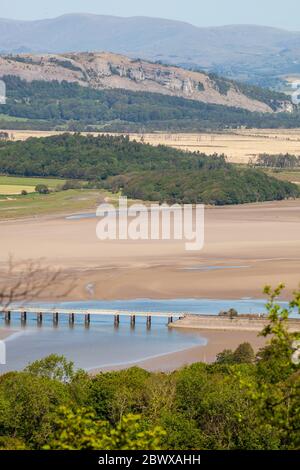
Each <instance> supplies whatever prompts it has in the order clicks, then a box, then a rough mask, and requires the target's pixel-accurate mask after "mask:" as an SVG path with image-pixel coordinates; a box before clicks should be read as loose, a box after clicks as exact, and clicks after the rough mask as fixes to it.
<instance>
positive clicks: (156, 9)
mask: <svg viewBox="0 0 300 470" xmlns="http://www.w3.org/2000/svg"><path fill="white" fill-rule="evenodd" d="M66 13H95V14H99V15H116V16H152V17H159V18H170V19H175V20H181V21H186V22H189V23H192V24H194V25H196V26H220V25H225V24H258V25H267V26H275V27H279V28H285V29H290V30H300V21H299V18H300V2H299V0H284V1H279V0H181V1H179V0H150V1H149V0H109V1H107V0H105V1H104V0H0V18H12V19H21V20H32V19H42V18H52V17H55V16H59V15H62V14H66Z"/></svg>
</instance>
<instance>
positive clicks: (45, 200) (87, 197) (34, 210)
mask: <svg viewBox="0 0 300 470" xmlns="http://www.w3.org/2000/svg"><path fill="white" fill-rule="evenodd" d="M107 196H108V193H106V192H105V191H100V190H87V189H85V190H80V189H76V190H69V191H60V192H53V193H50V194H46V195H42V194H37V193H33V194H27V195H26V196H13V197H9V198H8V197H3V196H0V220H1V219H2V220H3V219H13V218H22V217H35V216H39V215H47V214H49V215H50V214H59V213H65V214H67V213H73V212H80V211H88V210H95V209H96V207H97V206H98V205H99V204H100V203H101V202H103V201H104V199H105V197H107Z"/></svg>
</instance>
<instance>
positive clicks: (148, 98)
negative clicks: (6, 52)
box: [0, 76, 300, 132]
mask: <svg viewBox="0 0 300 470" xmlns="http://www.w3.org/2000/svg"><path fill="white" fill-rule="evenodd" d="M3 79H4V81H5V82H6V87H7V103H6V105H5V106H4V105H2V106H1V105H0V115H1V114H2V115H3V116H2V118H1V117H0V126H1V128H3V129H5V128H8V127H10V128H11V129H12V128H16V129H18V128H20V127H22V126H23V128H26V129H30V128H32V129H38V128H41V129H65V130H74V131H83V130H99V129H105V130H107V131H121V132H130V131H138V132H139V131H145V130H148V131H154V130H161V131H162V130H167V131H168V130H173V131H183V130H185V131H201V130H222V129H228V128H231V129H236V128H240V127H250V128H251V127H252V128H253V127H256V128H280V127H283V128H293V127H299V126H300V112H299V111H295V112H293V113H257V112H250V111H247V110H245V109H242V108H236V107H229V106H222V105H216V104H206V103H202V102H198V101H193V100H189V99H184V98H180V97H175V96H167V95H161V94H157V93H148V92H132V91H129V90H118V89H112V90H95V89H92V88H88V87H83V86H80V85H78V84H76V83H69V82H65V81H63V82H61V83H60V82H58V81H51V82H46V81H33V82H27V81H25V80H22V79H20V78H19V77H16V76H5V77H3ZM215 83H216V87H217V89H218V90H219V91H220V93H223V94H226V90H227V88H228V86H229V85H228V86H226V81H224V80H223V81H222V79H219V78H218V79H217V78H215ZM236 87H237V88H238V89H239V90H240V91H241V92H243V93H246V95H248V96H249V97H250V98H252V99H259V100H262V101H264V102H266V103H267V104H269V105H270V106H271V107H272V106H275V105H276V106H277V105H278V97H280V95H278V94H276V93H274V92H272V91H269V90H264V89H256V88H253V87H250V86H247V85H240V84H238V85H236ZM241 87H242V88H241ZM276 103H277V104H276ZM6 115H7V116H10V120H9V122H8V121H6V120H5V116H6ZM12 118H15V119H16V120H15V121H14V120H13V119H12ZM19 118H22V119H26V121H23V122H22V123H20V121H18V119H19ZM24 126H25V127H24Z"/></svg>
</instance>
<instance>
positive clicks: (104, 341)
mask: <svg viewBox="0 0 300 470" xmlns="http://www.w3.org/2000/svg"><path fill="white" fill-rule="evenodd" d="M44 305H47V306H50V304H44ZM264 305H265V300H252V299H241V300H234V301H233V300H208V299H207V300H205V299H174V300H149V299H137V300H131V301H122V300H117V301H89V302H63V303H61V304H60V306H61V307H65V308H74V310H75V309H76V308H77V309H82V308H84V309H92V308H98V309H116V310H125V311H131V312H134V311H145V312H147V311H148V312H150V311H152V312H174V313H176V312H177V313H182V312H185V313H191V314H193V313H195V314H196V313H205V314H212V315H215V314H218V313H219V312H220V310H226V309H229V308H236V309H237V310H238V311H239V312H240V313H264V312H265V309H264ZM57 306H58V305H57V304H56V307H57ZM166 321H167V320H166V318H155V317H153V318H152V326H151V329H150V330H147V328H146V320H145V318H138V317H137V318H136V326H135V329H131V327H130V321H129V318H127V317H121V320H120V325H119V327H118V328H115V327H114V325H113V318H112V316H111V315H108V316H103V317H101V318H99V317H97V318H95V317H93V316H91V323H90V326H89V328H86V327H85V325H84V317H83V315H76V317H75V325H74V327H72V328H70V326H69V320H68V316H67V315H63V316H62V317H60V319H59V324H58V327H53V323H52V316H51V315H44V318H43V324H42V326H38V325H37V321H36V315H33V314H28V318H27V323H26V326H25V327H22V328H20V319H19V315H16V316H14V315H13V316H12V322H11V326H10V327H11V328H12V329H16V328H17V329H20V332H18V333H16V334H14V335H12V336H11V337H9V338H7V339H6V340H5V342H6V346H7V364H6V365H5V366H3V365H0V373H1V372H5V371H8V370H20V369H22V368H24V367H25V366H26V365H27V364H28V363H29V362H32V361H34V360H36V359H40V358H42V357H45V356H47V355H49V354H52V353H56V354H63V355H65V356H66V357H67V358H68V359H69V360H72V361H74V363H75V366H76V367H80V368H84V369H86V370H89V369H93V368H97V367H104V366H113V365H119V364H125V363H126V364H127V363H134V362H137V361H140V360H144V359H147V358H151V357H155V356H159V355H163V354H168V353H172V352H176V351H180V350H184V349H188V348H190V347H193V346H197V345H201V344H206V340H205V338H203V337H201V336H200V335H199V334H197V333H196V332H183V331H177V330H169V329H168V328H167V326H166ZM0 325H1V326H4V319H3V318H1V319H0Z"/></svg>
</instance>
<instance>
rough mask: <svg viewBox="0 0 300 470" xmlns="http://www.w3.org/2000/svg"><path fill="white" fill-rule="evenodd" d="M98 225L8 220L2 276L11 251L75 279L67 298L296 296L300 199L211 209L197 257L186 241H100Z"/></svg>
mask: <svg viewBox="0 0 300 470" xmlns="http://www.w3.org/2000/svg"><path fill="white" fill-rule="evenodd" d="M69 215H71V214H69ZM96 225H97V219H96V218H80V217H79V218H69V219H67V218H66V217H62V216H56V217H54V216H53V217H49V216H48V217H39V218H35V219H26V220H14V221H5V222H4V221H3V222H1V223H0V230H1V244H0V273H1V272H2V273H3V272H4V270H5V267H6V264H7V257H8V253H10V254H12V255H13V256H14V257H15V258H16V259H24V258H30V259H33V260H38V259H43V263H44V264H45V265H46V266H49V267H55V268H60V269H62V270H64V271H65V272H66V273H68V274H69V276H70V277H74V278H75V280H76V288H75V289H74V290H73V291H72V292H70V293H68V295H67V296H66V300H67V299H70V300H92V299H98V300H101V299H102V300H105V299H107V300H110V299H124V300H126V299H134V298H149V299H172V298H173V299H174V298H211V299H240V298H243V297H245V296H247V297H253V298H261V297H262V289H263V287H264V286H265V285H266V284H271V285H273V286H276V285H277V284H279V283H281V282H284V283H285V284H286V286H287V288H286V291H285V294H284V296H285V298H289V296H290V295H291V294H292V292H293V291H294V290H295V289H297V287H298V285H299V273H300V201H299V200H290V201H279V202H269V203H259V204H248V205H242V206H230V207H229V206H228V207H213V208H207V209H206V210H205V245H204V249H203V250H202V251H195V252H188V251H186V250H185V246H184V244H183V243H182V242H180V241H132V240H128V241H127V240H125V241H115V240H106V241H100V240H98V239H97V237H96ZM201 267H203V268H201ZM232 267H234V269H233V268H232ZM222 268H224V269H222ZM1 279H2V281H3V276H0V283H1ZM87 286H89V288H88V289H87ZM90 287H91V288H90ZM45 299H47V294H46V295H45ZM47 300H51V299H47Z"/></svg>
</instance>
